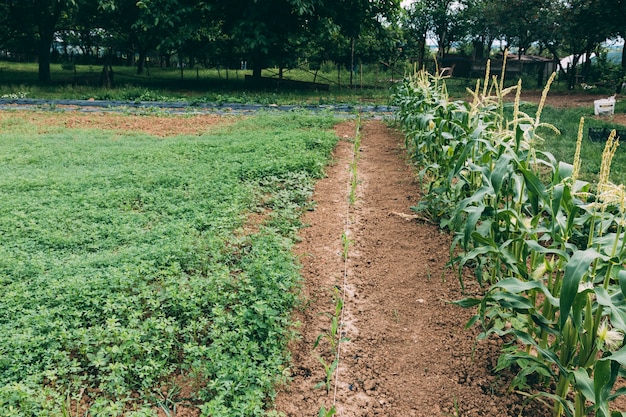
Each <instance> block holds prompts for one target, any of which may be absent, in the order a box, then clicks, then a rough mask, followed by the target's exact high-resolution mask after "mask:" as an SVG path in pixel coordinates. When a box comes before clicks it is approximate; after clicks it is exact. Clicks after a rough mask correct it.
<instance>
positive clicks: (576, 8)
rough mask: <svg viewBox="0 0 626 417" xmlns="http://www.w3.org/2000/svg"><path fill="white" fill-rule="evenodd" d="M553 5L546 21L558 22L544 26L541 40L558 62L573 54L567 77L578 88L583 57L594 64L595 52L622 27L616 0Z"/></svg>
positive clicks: (569, 2) (593, 0) (554, 3)
mask: <svg viewBox="0 0 626 417" xmlns="http://www.w3.org/2000/svg"><path fill="white" fill-rule="evenodd" d="M550 6H551V7H550V8H549V9H547V10H546V15H547V16H549V17H548V18H547V19H546V21H548V22H550V21H551V22H554V23H552V24H551V25H548V24H546V25H543V31H542V32H541V33H540V39H538V40H539V41H540V42H541V43H542V44H543V45H544V46H545V47H546V48H547V49H548V50H549V51H550V52H551V53H552V55H553V57H554V59H555V60H557V61H559V60H560V58H561V57H562V56H569V55H571V56H572V60H571V66H570V68H568V69H567V78H568V86H569V88H574V86H575V85H576V81H577V79H576V76H577V67H578V65H579V61H581V58H582V57H585V58H586V62H587V63H590V58H591V54H592V53H593V52H594V51H596V50H597V49H598V47H599V46H600V45H601V44H602V42H604V41H605V40H606V39H609V38H612V37H615V36H617V33H618V28H617V26H616V25H615V24H614V23H615V21H614V14H615V13H616V12H618V10H617V9H616V3H615V1H614V0H569V1H562V2H552V3H551V4H550ZM622 7H623V5H622ZM597 22H603V24H602V25H598V23H597ZM587 65H588V64H587ZM564 69H565V68H564ZM587 70H588V66H585V67H584V68H583V74H582V75H583V76H584V75H585V74H586V71H587Z"/></svg>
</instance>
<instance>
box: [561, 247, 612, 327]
mask: <svg viewBox="0 0 626 417" xmlns="http://www.w3.org/2000/svg"><path fill="white" fill-rule="evenodd" d="M601 256H602V255H600V254H599V253H598V252H597V251H596V250H595V249H591V248H590V249H586V250H583V251H577V252H574V254H573V255H572V257H571V258H570V259H569V261H568V262H567V265H565V275H564V276H563V285H562V288H561V298H560V307H559V308H560V312H561V313H560V314H561V315H560V320H559V325H560V327H561V329H562V328H564V327H565V322H567V318H568V317H569V313H570V310H571V308H572V304H574V298H575V297H576V294H577V293H578V285H579V284H580V281H581V280H582V278H583V276H585V274H587V272H588V271H589V265H591V262H593V261H594V260H595V259H597V258H599V257H601Z"/></svg>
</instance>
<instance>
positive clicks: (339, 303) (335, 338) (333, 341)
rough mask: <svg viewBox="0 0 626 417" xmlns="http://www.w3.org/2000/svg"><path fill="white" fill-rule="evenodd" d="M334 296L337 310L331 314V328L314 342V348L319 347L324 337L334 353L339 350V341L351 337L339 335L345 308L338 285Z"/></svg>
mask: <svg viewBox="0 0 626 417" xmlns="http://www.w3.org/2000/svg"><path fill="white" fill-rule="evenodd" d="M333 298H334V299H335V311H334V314H332V315H330V330H329V331H328V332H325V333H321V334H320V335H319V336H317V339H316V340H315V343H313V349H315V348H317V346H318V345H319V343H320V341H321V340H322V339H326V340H327V341H328V344H329V345H330V349H331V352H333V353H334V352H336V351H337V346H338V345H339V343H341V342H345V341H348V340H349V339H348V338H347V337H340V335H339V327H340V317H341V310H343V299H342V298H341V297H340V295H339V289H337V287H335V288H334V294H333ZM327 314H328V313H327Z"/></svg>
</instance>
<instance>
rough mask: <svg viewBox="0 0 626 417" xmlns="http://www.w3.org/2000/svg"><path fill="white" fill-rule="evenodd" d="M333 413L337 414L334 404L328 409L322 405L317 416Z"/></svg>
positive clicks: (326, 415) (329, 416)
mask: <svg viewBox="0 0 626 417" xmlns="http://www.w3.org/2000/svg"><path fill="white" fill-rule="evenodd" d="M335 414H337V410H336V409H335V406H334V405H333V406H332V407H330V408H329V409H328V410H327V409H326V407H324V406H321V407H320V413H319V417H332V416H334V415H335Z"/></svg>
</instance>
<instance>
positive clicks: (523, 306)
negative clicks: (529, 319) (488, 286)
mask: <svg viewBox="0 0 626 417" xmlns="http://www.w3.org/2000/svg"><path fill="white" fill-rule="evenodd" d="M492 299H493V300H494V301H495V302H497V303H498V304H499V305H500V307H502V308H504V309H511V310H514V311H517V312H521V313H523V314H528V312H529V311H530V310H533V309H534V308H535V306H534V305H533V304H532V303H531V302H530V300H529V299H528V298H526V297H524V296H522V295H517V294H511V293H508V292H503V291H498V292H496V293H494V294H492Z"/></svg>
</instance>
